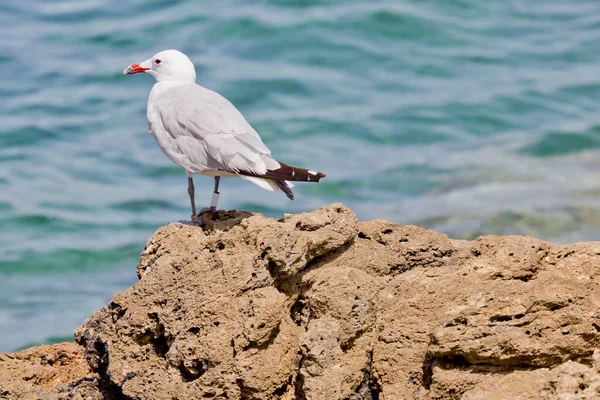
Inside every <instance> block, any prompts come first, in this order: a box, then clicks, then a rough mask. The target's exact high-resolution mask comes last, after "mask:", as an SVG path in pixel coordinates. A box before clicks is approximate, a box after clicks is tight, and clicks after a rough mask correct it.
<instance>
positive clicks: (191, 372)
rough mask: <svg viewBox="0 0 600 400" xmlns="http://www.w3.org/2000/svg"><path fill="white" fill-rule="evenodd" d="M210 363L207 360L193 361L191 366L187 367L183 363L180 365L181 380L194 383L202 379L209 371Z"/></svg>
mask: <svg viewBox="0 0 600 400" xmlns="http://www.w3.org/2000/svg"><path fill="white" fill-rule="evenodd" d="M209 365H210V362H209V361H208V360H205V359H200V360H192V361H191V365H190V366H186V365H185V364H184V362H183V361H181V362H180V363H179V373H180V374H181V380H182V381H184V382H192V381H195V380H196V379H198V378H200V377H201V376H202V375H204V374H205V373H206V371H208V367H209Z"/></svg>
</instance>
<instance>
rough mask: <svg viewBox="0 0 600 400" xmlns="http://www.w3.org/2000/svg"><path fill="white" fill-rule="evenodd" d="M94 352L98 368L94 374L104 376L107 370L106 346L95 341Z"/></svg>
mask: <svg viewBox="0 0 600 400" xmlns="http://www.w3.org/2000/svg"><path fill="white" fill-rule="evenodd" d="M94 350H95V352H96V357H97V358H98V368H97V370H96V372H97V373H98V374H99V375H100V376H104V375H106V370H107V369H108V346H107V345H106V343H104V342H101V341H100V340H96V341H95V342H94Z"/></svg>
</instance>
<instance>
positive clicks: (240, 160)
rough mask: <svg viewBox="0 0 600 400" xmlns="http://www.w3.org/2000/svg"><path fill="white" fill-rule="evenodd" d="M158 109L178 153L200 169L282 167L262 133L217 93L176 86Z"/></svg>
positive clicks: (263, 169)
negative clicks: (265, 142) (274, 157)
mask: <svg viewBox="0 0 600 400" xmlns="http://www.w3.org/2000/svg"><path fill="white" fill-rule="evenodd" d="M156 109H157V111H158V113H159V114H160V118H161V122H162V124H163V127H164V128H165V130H166V131H167V132H168V134H169V135H170V137H171V138H172V141H173V142H174V144H175V149H174V151H176V152H178V153H181V154H180V155H181V157H184V158H186V157H187V159H188V162H189V163H190V164H191V166H192V167H194V168H196V169H200V170H202V169H204V170H206V169H209V170H221V171H228V172H239V171H249V172H253V173H258V174H263V173H265V172H266V170H267V169H276V168H279V163H278V162H277V161H275V160H273V159H272V158H271V157H270V154H271V151H270V150H269V149H268V148H267V146H265V144H264V143H263V142H262V140H261V139H260V136H259V135H258V133H256V131H255V130H254V129H253V128H252V127H251V126H250V124H248V122H247V121H246V119H245V118H244V117H243V116H242V114H241V113H240V112H239V111H238V110H237V109H236V108H235V107H234V106H233V105H232V104H231V103H230V102H229V101H228V100H227V99H225V98H224V97H222V96H221V95H219V94H218V93H216V92H213V91H211V90H209V89H206V88H203V87H202V86H199V85H196V84H189V85H182V86H176V87H174V88H172V89H168V90H166V91H165V92H163V93H161V95H160V96H159V98H158V99H157V104H156ZM184 167H185V166H184ZM189 169H192V170H193V168H189Z"/></svg>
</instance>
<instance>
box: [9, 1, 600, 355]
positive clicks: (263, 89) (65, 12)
mask: <svg viewBox="0 0 600 400" xmlns="http://www.w3.org/2000/svg"><path fill="white" fill-rule="evenodd" d="M0 26H1V28H0V50H1V51H0V100H1V101H0V116H1V120H2V124H0V337H1V338H2V340H1V341H0V351H10V350H15V349H17V348H21V347H23V346H27V345H32V344H39V343H43V342H53V341H57V340H65V339H69V338H71V337H72V332H73V330H74V329H75V328H76V327H77V326H78V325H79V324H80V323H81V322H82V321H83V320H84V319H85V318H86V317H87V316H88V315H90V314H91V313H92V312H93V311H94V310H95V309H97V308H99V307H101V306H103V305H104V304H105V303H106V302H107V301H108V300H109V299H110V298H111V297H112V296H113V295H114V294H115V293H116V292H118V291H121V290H124V289H125V288H126V287H128V286H130V285H131V284H132V283H134V282H135V281H136V277H135V266H136V263H137V260H138V255H139V253H140V251H142V250H143V247H144V243H145V241H146V239H147V238H148V237H149V236H150V235H151V234H152V233H153V232H154V231H155V229H157V228H158V227H159V226H161V225H164V224H166V223H168V222H170V221H178V220H180V219H184V218H188V215H189V210H188V197H187V193H186V177H185V173H184V172H183V171H182V170H181V169H180V168H179V167H177V166H175V165H173V164H171V162H170V161H169V160H168V159H167V158H166V157H164V156H163V155H162V154H161V153H160V150H159V149H158V148H157V146H156V145H155V143H154V141H153V139H152V137H151V136H150V135H148V133H147V126H146V120H145V107H146V100H147V95H148V93H149V91H150V88H151V86H152V84H153V79H152V78H151V77H150V76H143V75H136V76H126V77H124V76H122V75H121V72H122V70H123V68H125V67H126V66H127V65H129V64H131V63H133V62H139V61H143V60H145V59H147V58H149V57H150V56H152V55H153V54H154V53H155V52H157V51H159V50H163V49H168V48H177V49H180V50H182V51H183V52H185V53H187V54H188V55H189V56H190V57H191V59H192V60H193V61H194V62H195V64H196V68H197V74H198V81H199V83H201V84H203V85H205V86H207V87H209V88H211V89H214V90H217V91H219V92H220V93H222V94H223V95H225V96H226V97H228V98H229V99H230V100H231V101H232V102H233V103H234V104H235V105H236V106H237V107H238V108H239V109H240V110H241V111H242V113H243V114H244V115H245V116H246V118H247V119H248V120H249V121H250V123H251V124H252V125H253V126H254V127H255V129H256V130H257V131H258V132H259V133H260V134H261V136H262V138H263V140H264V142H265V143H266V144H267V145H268V146H269V147H270V148H271V150H272V151H273V154H274V155H275V156H276V157H277V158H279V159H282V160H284V161H285V162H287V163H290V164H297V165H300V166H305V167H308V168H311V169H313V170H319V171H323V172H325V173H327V175H328V176H327V179H326V180H325V181H323V182H322V183H321V184H319V185H308V184H305V185H302V184H301V185H298V186H297V189H296V201H294V202H290V201H288V200H287V199H286V197H285V196H283V195H282V194H281V193H269V192H266V191H263V190H261V189H260V188H258V187H256V186H254V185H252V184H250V183H248V182H244V181H241V180H226V181H224V182H223V183H222V189H221V193H222V195H221V204H220V205H221V206H222V207H223V208H226V209H230V208H238V209H245V210H251V211H256V212H262V213H264V214H266V215H269V216H281V215H282V213H283V212H298V211H305V210H311V209H314V208H316V207H319V206H323V205H326V204H329V203H332V202H336V201H342V202H343V203H344V204H346V205H347V206H349V207H351V208H352V209H353V210H354V211H355V212H356V213H357V214H358V216H359V218H360V219H362V220H366V219H372V218H386V219H390V220H392V221H397V222H402V223H410V224H417V225H421V226H424V227H427V228H431V229H436V230H440V231H442V232H445V233H447V234H449V235H450V236H452V237H456V238H473V237H476V236H478V235H480V234H484V233H494V234H529V235H533V236H536V237H540V238H543V239H547V240H551V241H555V242H575V241H580V240H600V112H599V111H600V105H599V104H600V103H599V101H600V2H598V1H597V0H571V1H568V2H566V1H564V0H547V1H544V2H539V1H526V0H523V1H495V2H486V1H480V0H452V1H448V0H427V1H422V0H404V1H399V0H387V1H368V2H366V1H350V0H343V1H342V0H338V1H333V0H321V1H283V0H277V1H257V2H246V1H236V2H231V1H219V2H212V1H211V2H208V1H206V2H202V1H191V0H190V1H159V0H155V1H132V2H127V6H126V5H124V2H122V1H116V0H111V1H105V0H102V1H101V0H77V1H75V0H72V1H45V0H44V1H42V0H37V1H32V0H30V1H12V2H8V1H4V2H2V3H1V4H0ZM211 188H212V180H211V179H210V178H202V177H198V178H196V189H197V202H198V203H200V204H206V203H207V202H208V201H209V199H210V192H211V190H212V189H211Z"/></svg>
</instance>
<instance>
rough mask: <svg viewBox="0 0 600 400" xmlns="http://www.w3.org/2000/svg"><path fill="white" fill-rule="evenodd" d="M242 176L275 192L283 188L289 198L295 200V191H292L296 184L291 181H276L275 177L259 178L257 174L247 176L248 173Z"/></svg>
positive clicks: (241, 176)
mask: <svg viewBox="0 0 600 400" xmlns="http://www.w3.org/2000/svg"><path fill="white" fill-rule="evenodd" d="M240 178H242V179H245V180H247V181H249V182H252V183H254V184H255V185H257V186H259V187H261V188H263V189H265V190H268V191H270V192H274V191H276V190H281V191H282V192H283V193H285V195H286V196H287V197H288V199H290V200H294V193H292V188H293V187H294V185H293V184H292V183H290V182H287V181H281V180H279V181H276V180H273V179H264V178H258V177H256V176H247V175H240Z"/></svg>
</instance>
